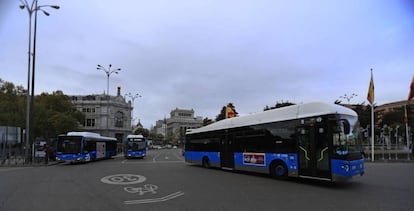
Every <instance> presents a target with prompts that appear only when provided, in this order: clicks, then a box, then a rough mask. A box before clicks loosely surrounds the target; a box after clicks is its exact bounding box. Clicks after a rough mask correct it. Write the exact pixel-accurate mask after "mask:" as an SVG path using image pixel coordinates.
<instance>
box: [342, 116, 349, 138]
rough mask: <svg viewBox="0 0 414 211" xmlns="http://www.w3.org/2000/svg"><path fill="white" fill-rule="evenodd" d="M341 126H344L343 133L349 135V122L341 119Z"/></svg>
mask: <svg viewBox="0 0 414 211" xmlns="http://www.w3.org/2000/svg"><path fill="white" fill-rule="evenodd" d="M342 124H343V126H344V133H345V134H349V133H351V125H350V124H349V121H348V120H346V119H343V120H342Z"/></svg>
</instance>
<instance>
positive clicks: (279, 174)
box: [270, 161, 288, 179]
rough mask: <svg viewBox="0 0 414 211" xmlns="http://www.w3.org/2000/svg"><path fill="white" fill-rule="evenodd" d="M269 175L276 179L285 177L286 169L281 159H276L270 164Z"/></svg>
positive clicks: (286, 174)
mask: <svg viewBox="0 0 414 211" xmlns="http://www.w3.org/2000/svg"><path fill="white" fill-rule="evenodd" d="M270 175H271V176H272V177H274V178H276V179H286V178H287V176H288V169H287V167H286V165H285V164H284V163H283V162H282V161H276V162H274V163H273V164H272V165H271V166H270Z"/></svg>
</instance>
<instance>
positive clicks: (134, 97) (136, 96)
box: [125, 92, 142, 123]
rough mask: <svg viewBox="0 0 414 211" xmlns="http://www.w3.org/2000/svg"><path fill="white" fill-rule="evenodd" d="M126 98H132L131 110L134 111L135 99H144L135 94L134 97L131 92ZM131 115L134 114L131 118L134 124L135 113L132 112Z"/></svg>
mask: <svg viewBox="0 0 414 211" xmlns="http://www.w3.org/2000/svg"><path fill="white" fill-rule="evenodd" d="M125 96H126V97H129V98H131V100H132V106H131V107H132V108H131V110H133V106H135V104H134V103H135V99H137V98H138V97H142V96H141V95H140V94H138V93H137V94H135V95H133V94H131V92H129V93H128V94H126V95H125ZM131 114H132V117H131V123H133V122H134V119H133V116H134V113H133V112H132V111H131Z"/></svg>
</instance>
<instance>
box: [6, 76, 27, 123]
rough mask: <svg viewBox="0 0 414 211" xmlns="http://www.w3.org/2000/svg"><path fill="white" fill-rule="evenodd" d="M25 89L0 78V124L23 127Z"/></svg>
mask: <svg viewBox="0 0 414 211" xmlns="http://www.w3.org/2000/svg"><path fill="white" fill-rule="evenodd" d="M26 93H27V92H26V90H24V89H23V87H22V86H15V85H14V84H13V83H11V82H7V81H3V80H2V79H1V78H0V125H7V126H15V127H21V128H24V127H25V119H26V118H25V117H26Z"/></svg>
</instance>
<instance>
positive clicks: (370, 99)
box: [367, 68, 375, 162]
mask: <svg viewBox="0 0 414 211" xmlns="http://www.w3.org/2000/svg"><path fill="white" fill-rule="evenodd" d="M367 100H368V102H369V103H370V104H371V161H372V162H374V159H375V156H374V147H375V145H374V139H375V134H374V131H375V125H374V101H375V91H374V77H373V75H372V68H371V80H370V81H369V87H368V96H367Z"/></svg>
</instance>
